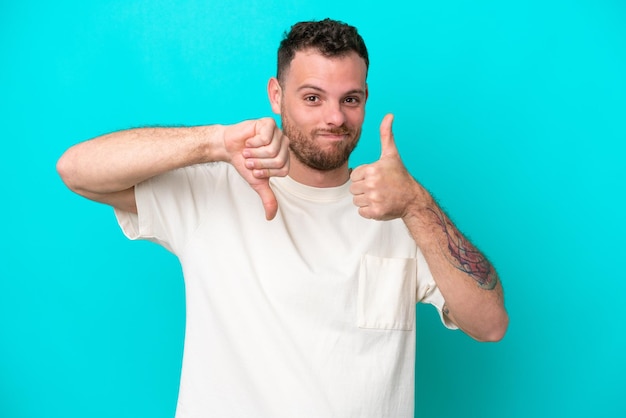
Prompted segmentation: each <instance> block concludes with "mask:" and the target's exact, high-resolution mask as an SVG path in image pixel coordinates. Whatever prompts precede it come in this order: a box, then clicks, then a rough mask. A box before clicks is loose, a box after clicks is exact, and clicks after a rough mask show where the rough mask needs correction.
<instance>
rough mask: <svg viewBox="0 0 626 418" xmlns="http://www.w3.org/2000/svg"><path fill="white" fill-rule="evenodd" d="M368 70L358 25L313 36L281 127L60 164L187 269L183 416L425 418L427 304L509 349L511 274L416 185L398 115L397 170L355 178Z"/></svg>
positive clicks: (156, 138) (284, 48)
mask: <svg viewBox="0 0 626 418" xmlns="http://www.w3.org/2000/svg"><path fill="white" fill-rule="evenodd" d="M368 65H369V60H368V55H367V50H366V47H365V44H364V42H363V40H362V38H361V36H360V35H359V34H358V33H357V31H356V29H355V28H354V27H352V26H349V25H346V24H343V23H341V22H336V21H332V20H329V19H326V20H323V21H320V22H302V23H298V24H296V25H294V26H293V27H292V28H291V31H290V32H289V33H288V34H286V35H285V38H284V40H283V41H282V42H281V45H280V48H279V51H278V73H277V77H276V78H272V79H270V81H269V84H268V94H269V99H270V102H271V106H272V110H273V111H274V112H275V113H277V114H280V116H281V120H282V128H283V129H282V131H281V130H280V129H278V128H277V127H276V125H275V123H274V121H273V120H272V119H270V118H266V119H259V120H248V121H244V122H241V123H238V124H234V125H230V126H221V125H214V126H201V127H191V128H149V129H134V130H128V131H121V132H116V133H112V134H109V135H104V136H102V137H99V138H96V139H93V140H90V141H87V142H84V143H81V144H78V145H75V146H74V147H72V148H70V149H69V150H68V151H67V152H66V153H65V154H64V155H63V156H62V158H61V159H60V160H59V162H58V171H59V173H60V174H61V177H62V178H63V180H64V181H65V183H66V184H67V185H68V187H69V188H70V189H72V190H74V191H75V192H77V193H79V194H81V195H83V196H85V197H87V198H89V199H93V200H96V201H99V202H103V203H106V204H109V205H111V206H113V207H114V208H115V212H116V215H117V217H118V221H119V223H120V225H121V227H122V229H123V231H124V233H125V234H126V235H127V236H128V237H129V238H131V239H138V238H140V239H149V240H152V241H155V242H157V243H159V244H161V245H163V246H165V247H166V248H168V249H169V250H170V251H172V252H173V253H174V254H176V255H177V256H178V257H179V259H180V261H181V265H182V267H183V273H184V276H185V286H186V302H187V323H186V333H185V352H184V358H183V369H182V376H181V384H180V393H179V400H178V406H177V417H180V418H182V417H206V416H215V417H242V416H245V417H412V416H413V396H414V392H413V391H414V360H415V322H414V321H415V303H416V302H426V303H431V304H433V305H434V306H436V308H437V309H438V311H439V312H440V314H441V317H442V320H443V321H444V323H445V324H446V325H447V326H448V327H450V328H456V327H459V328H461V329H462V330H464V331H465V332H466V333H467V334H469V335H471V336H472V337H474V338H476V339H477V340H482V341H497V340H499V339H501V338H502V336H503V335H504V333H505V330H506V328H507V324H508V316H507V313H506V311H505V309H504V305H503V296H502V287H501V284H500V282H499V280H498V276H497V274H496V272H495V270H494V268H493V267H492V266H491V264H490V263H489V262H488V261H487V259H486V258H485V257H484V256H483V255H481V253H480V252H479V251H478V250H476V248H475V247H473V246H472V245H471V244H470V243H469V242H468V241H467V240H466V239H465V238H464V237H463V236H462V235H461V233H460V232H459V231H458V230H457V229H456V228H455V226H454V225H453V224H452V222H451V221H450V219H449V218H448V217H447V216H446V215H445V214H444V213H443V211H442V210H441V209H440V208H439V207H438V206H437V204H436V203H435V201H434V200H433V198H432V197H431V196H430V194H429V193H428V192H427V191H426V190H425V189H424V188H423V187H422V186H421V185H420V184H419V183H418V182H417V181H416V180H414V179H413V178H412V177H411V176H410V175H409V173H408V172H407V170H406V169H405V167H404V165H403V163H402V161H401V159H400V156H399V154H398V151H397V149H396V146H395V143H394V137H393V134H392V130H391V126H392V120H393V117H392V116H391V115H387V116H386V117H385V118H384V119H383V121H382V124H381V126H380V137H381V144H382V154H381V157H380V159H379V160H378V161H377V162H375V163H373V164H369V165H365V166H361V167H358V168H356V169H354V170H353V171H351V170H350V168H349V166H348V157H349V155H350V153H351V151H352V150H353V149H354V147H355V146H356V144H357V141H358V139H359V137H360V134H361V126H362V123H363V119H364V115H365V103H366V101H367V96H368V89H367V83H366V77H367V70H368ZM263 212H264V214H265V217H264V216H263ZM264 218H267V220H266V219H264Z"/></svg>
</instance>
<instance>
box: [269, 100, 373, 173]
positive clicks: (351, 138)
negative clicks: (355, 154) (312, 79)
mask: <svg viewBox="0 0 626 418" xmlns="http://www.w3.org/2000/svg"><path fill="white" fill-rule="evenodd" d="M281 120H282V127H283V133H284V134H285V135H287V137H288V138H289V149H290V150H291V152H292V154H293V156H294V157H296V159H297V160H298V161H300V162H301V163H302V164H304V165H306V166H308V167H310V168H313V169H315V170H319V171H331V170H335V169H337V168H339V167H341V166H342V165H344V164H345V163H346V162H347V161H348V158H349V157H350V154H352V151H353V150H354V148H356V145H357V143H358V142H359V137H360V136H361V129H360V128H359V129H350V128H348V127H346V126H345V125H342V126H340V127H338V128H332V129H313V130H312V131H311V132H310V133H308V134H307V133H306V132H304V131H302V130H301V129H300V128H299V127H297V126H296V125H295V124H294V123H292V122H291V120H290V119H289V117H288V116H286V113H285V111H284V109H283V110H282V111H281ZM319 134H334V135H346V138H345V139H344V140H343V141H337V142H332V143H330V144H328V147H329V148H327V149H322V148H321V147H320V145H319V143H318V142H317V141H316V140H315V137H316V136H317V135H319Z"/></svg>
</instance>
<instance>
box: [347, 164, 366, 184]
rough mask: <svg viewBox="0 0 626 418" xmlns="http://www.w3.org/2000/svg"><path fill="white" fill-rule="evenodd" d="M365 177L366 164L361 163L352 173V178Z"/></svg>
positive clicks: (360, 178) (354, 179)
mask: <svg viewBox="0 0 626 418" xmlns="http://www.w3.org/2000/svg"><path fill="white" fill-rule="evenodd" d="M364 178H365V165H360V166H358V167H357V168H355V169H354V170H352V173H350V180H352V181H353V182H354V181H361V180H363V179H364Z"/></svg>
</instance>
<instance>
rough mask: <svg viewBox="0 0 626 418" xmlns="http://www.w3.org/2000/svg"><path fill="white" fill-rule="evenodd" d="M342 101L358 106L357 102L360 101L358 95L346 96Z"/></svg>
mask: <svg viewBox="0 0 626 418" xmlns="http://www.w3.org/2000/svg"><path fill="white" fill-rule="evenodd" d="M343 101H344V103H346V104H349V105H352V106H358V104H359V103H361V99H359V98H358V97H352V96H350V97H346V98H345V99H344V100H343Z"/></svg>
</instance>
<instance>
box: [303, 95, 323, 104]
mask: <svg viewBox="0 0 626 418" xmlns="http://www.w3.org/2000/svg"><path fill="white" fill-rule="evenodd" d="M304 101H306V102H310V103H317V102H319V101H320V98H319V97H318V96H314V95H311V96H305V98H304Z"/></svg>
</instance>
